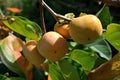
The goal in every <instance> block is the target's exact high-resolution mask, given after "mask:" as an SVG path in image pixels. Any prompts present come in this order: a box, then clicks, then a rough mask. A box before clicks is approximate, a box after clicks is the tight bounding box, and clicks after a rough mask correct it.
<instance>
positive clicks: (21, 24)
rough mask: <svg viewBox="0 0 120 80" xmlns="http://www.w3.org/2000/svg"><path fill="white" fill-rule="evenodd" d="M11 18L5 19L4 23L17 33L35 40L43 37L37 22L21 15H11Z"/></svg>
mask: <svg viewBox="0 0 120 80" xmlns="http://www.w3.org/2000/svg"><path fill="white" fill-rule="evenodd" d="M10 19H13V21H12V20H10ZM10 19H5V20H3V23H4V24H5V25H6V26H8V27H9V28H10V29H11V30H13V31H15V32H16V33H18V34H20V35H23V36H25V37H27V38H30V39H35V40H38V39H39V38H40V37H41V34H42V31H41V29H40V26H38V25H37V24H36V23H34V22H32V21H30V20H28V19H27V18H24V17H21V16H11V17H10Z"/></svg>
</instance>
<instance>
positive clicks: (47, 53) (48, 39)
mask: <svg viewBox="0 0 120 80" xmlns="http://www.w3.org/2000/svg"><path fill="white" fill-rule="evenodd" d="M37 49H38V51H39V53H40V54H41V55H42V56H44V57H45V58H47V59H48V60H50V61H57V60H60V59H61V58H62V57H64V56H65V54H66V53H67V51H68V44H67V41H66V39H65V38H64V37H63V36H61V35H60V34H59V33H57V32H55V31H49V32H46V33H45V34H44V35H43V36H42V38H41V39H40V40H39V42H38V45H37Z"/></svg>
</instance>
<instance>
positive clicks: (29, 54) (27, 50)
mask: <svg viewBox="0 0 120 80" xmlns="http://www.w3.org/2000/svg"><path fill="white" fill-rule="evenodd" d="M36 46H37V42H36V41H35V40H30V41H28V42H26V44H25V45H24V46H23V54H24V56H25V57H26V59H27V60H28V61H29V62H31V63H32V64H33V65H35V66H39V65H40V64H41V63H43V62H44V60H45V58H44V57H43V56H41V55H40V54H39V52H38V50H37V47H36Z"/></svg>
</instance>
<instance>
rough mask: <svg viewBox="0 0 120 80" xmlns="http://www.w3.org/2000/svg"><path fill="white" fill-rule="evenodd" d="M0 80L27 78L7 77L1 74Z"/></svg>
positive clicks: (22, 79) (21, 79)
mask: <svg viewBox="0 0 120 80" xmlns="http://www.w3.org/2000/svg"><path fill="white" fill-rule="evenodd" d="M0 80H25V79H24V78H20V77H10V78H8V77H6V76H3V75H0Z"/></svg>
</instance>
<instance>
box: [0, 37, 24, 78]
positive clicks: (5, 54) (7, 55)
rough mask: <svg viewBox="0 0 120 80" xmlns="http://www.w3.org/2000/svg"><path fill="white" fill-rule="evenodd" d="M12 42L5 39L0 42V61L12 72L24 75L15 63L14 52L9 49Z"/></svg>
mask: <svg viewBox="0 0 120 80" xmlns="http://www.w3.org/2000/svg"><path fill="white" fill-rule="evenodd" d="M9 44H12V43H9V42H8V41H7V39H4V40H3V41H2V42H1V44H0V57H1V60H2V62H3V63H4V64H5V65H6V66H7V67H8V68H9V69H10V70H11V71H13V72H15V73H17V74H19V75H20V76H21V77H25V75H24V73H23V71H22V69H21V68H20V66H19V65H18V64H17V62H16V59H15V56H14V52H13V50H12V49H11V45H9Z"/></svg>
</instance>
